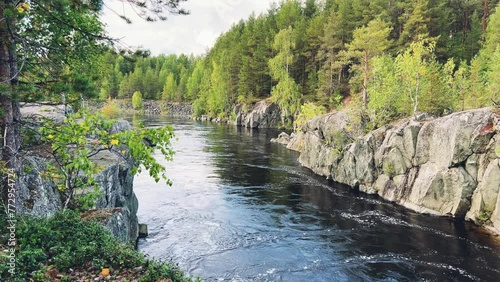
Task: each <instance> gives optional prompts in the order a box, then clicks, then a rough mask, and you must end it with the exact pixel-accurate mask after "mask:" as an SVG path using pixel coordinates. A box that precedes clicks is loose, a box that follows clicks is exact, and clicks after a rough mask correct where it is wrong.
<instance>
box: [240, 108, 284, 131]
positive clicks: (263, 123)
mask: <svg viewBox="0 0 500 282" xmlns="http://www.w3.org/2000/svg"><path fill="white" fill-rule="evenodd" d="M234 113H235V115H236V121H235V123H236V125H237V126H242V127H246V128H277V127H278V125H279V123H280V121H281V112H280V109H279V107H278V105H277V104H276V103H268V102H267V101H259V102H257V103H256V104H255V106H253V108H251V109H249V110H247V109H245V107H243V105H238V106H236V107H235V109H234Z"/></svg>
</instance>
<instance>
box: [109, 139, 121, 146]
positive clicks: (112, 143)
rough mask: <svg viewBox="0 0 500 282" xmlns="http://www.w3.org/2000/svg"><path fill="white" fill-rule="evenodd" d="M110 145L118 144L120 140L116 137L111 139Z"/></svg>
mask: <svg viewBox="0 0 500 282" xmlns="http://www.w3.org/2000/svg"><path fill="white" fill-rule="evenodd" d="M110 143H111V145H118V143H120V141H118V140H117V139H111V142H110Z"/></svg>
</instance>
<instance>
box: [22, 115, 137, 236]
mask: <svg viewBox="0 0 500 282" xmlns="http://www.w3.org/2000/svg"><path fill="white" fill-rule="evenodd" d="M129 128H130V125H129V124H128V122H126V121H118V122H117V123H116V124H115V125H113V126H112V128H111V130H112V131H113V132H118V131H122V130H127V129H129ZM92 159H93V161H94V162H96V163H97V164H98V166H99V167H101V168H102V170H101V171H100V172H98V173H97V174H95V176H94V178H95V180H96V181H97V183H98V186H99V190H100V193H101V197H100V198H99V199H98V200H97V201H96V208H97V209H104V210H112V211H113V213H112V214H111V215H110V216H109V218H107V219H105V220H104V225H105V226H106V227H107V228H108V229H109V230H110V231H111V232H112V234H113V235H114V236H115V237H117V238H119V239H120V240H122V241H124V242H135V240H136V239H137V236H138V221H137V209H138V201H137V197H136V196H135V194H134V191H133V180H134V177H133V175H132V174H131V169H132V165H133V161H132V160H131V159H129V158H127V157H123V156H122V155H121V154H118V153H114V152H110V151H102V152H100V153H99V154H97V155H95V156H93V157H92ZM48 162H50V156H47V155H45V156H41V155H35V154H29V155H26V156H24V157H23V158H22V159H21V163H22V165H21V173H20V175H19V187H18V189H17V190H18V191H17V194H18V199H17V203H16V204H17V207H16V208H17V212H18V213H20V214H28V215H33V216H50V215H52V214H54V213H55V212H57V211H58V210H61V209H62V208H63V206H64V205H63V203H62V201H61V195H60V192H59V191H58V190H57V187H56V185H55V184H54V182H53V181H52V180H51V179H50V178H47V177H44V172H46V171H47V163H48Z"/></svg>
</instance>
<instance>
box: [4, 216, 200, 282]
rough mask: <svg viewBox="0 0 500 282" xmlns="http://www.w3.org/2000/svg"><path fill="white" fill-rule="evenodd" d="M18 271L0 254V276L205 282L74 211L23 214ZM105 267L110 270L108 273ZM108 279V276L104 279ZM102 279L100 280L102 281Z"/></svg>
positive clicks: (9, 278)
mask: <svg viewBox="0 0 500 282" xmlns="http://www.w3.org/2000/svg"><path fill="white" fill-rule="evenodd" d="M0 226H2V229H3V230H2V233H1V234H0V236H1V237H0V247H1V250H6V249H8V246H7V243H8V236H9V232H8V230H7V229H6V227H7V221H6V218H5V215H3V214H2V215H0ZM16 238H17V248H18V249H17V252H16V255H17V258H16V274H15V275H13V276H11V274H10V273H9V272H8V271H9V269H8V265H7V260H8V257H7V256H6V253H4V252H2V254H1V255H0V281H15V282H17V281H54V280H56V279H57V280H59V281H85V280H89V281H94V280H95V279H97V278H99V277H100V278H99V279H103V280H108V281H181V282H184V281H200V280H199V279H193V278H190V277H188V276H186V275H185V274H184V273H183V272H182V271H181V270H180V269H179V268H178V267H177V266H175V265H174V264H172V263H165V262H161V261H156V260H151V259H148V258H146V257H145V256H144V255H143V254H140V253H138V252H137V251H136V250H134V249H133V248H132V246H128V245H124V244H123V243H121V242H119V241H117V239H115V238H113V237H112V235H111V233H110V232H109V231H108V230H106V229H105V228H104V227H103V226H102V225H100V224H99V223H97V222H93V221H84V220H82V219H81V218H80V215H79V214H78V213H76V212H73V211H64V212H59V213H57V214H55V215H54V216H52V217H50V218H33V217H20V218H18V219H17V224H16ZM103 269H109V270H110V275H109V276H106V277H103V275H101V272H102V271H103ZM104 278H106V279H104ZM99 281H100V280H99Z"/></svg>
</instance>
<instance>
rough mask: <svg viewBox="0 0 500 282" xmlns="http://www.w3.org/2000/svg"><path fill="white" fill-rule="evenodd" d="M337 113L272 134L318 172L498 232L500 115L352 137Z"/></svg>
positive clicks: (477, 113)
mask: <svg viewBox="0 0 500 282" xmlns="http://www.w3.org/2000/svg"><path fill="white" fill-rule="evenodd" d="M348 124H349V116H348V115H347V114H346V113H344V112H335V113H330V114H327V115H323V116H319V117H316V118H314V119H313V120H311V121H309V122H308V123H307V124H306V125H304V126H303V127H302V128H301V129H300V130H299V131H298V132H296V133H295V134H293V135H292V136H291V137H290V136H287V135H285V134H283V135H281V138H279V139H276V140H274V141H275V142H280V143H283V144H285V145H286V146H287V148H289V149H291V150H295V151H298V152H300V157H299V162H300V163H301V165H303V166H305V167H308V168H310V169H311V170H313V171H314V172H315V173H316V174H319V175H322V176H325V177H327V178H329V179H332V180H334V181H336V182H339V183H343V184H347V185H349V186H351V187H353V188H355V189H359V190H360V191H362V192H365V193H368V194H377V195H379V196H380V197H382V198H384V199H386V200H389V201H392V202H395V203H397V204H399V205H402V206H404V207H406V208H409V209H411V210H414V211H416V212H419V213H424V214H432V215H438V216H448V217H453V218H459V219H462V218H463V219H466V220H470V221H473V222H474V223H476V224H477V225H480V226H483V227H485V228H488V229H489V230H491V231H492V232H494V233H495V234H500V201H499V200H498V197H499V191H500V178H499V177H500V166H499V162H500V151H499V150H500V113H499V110H498V109H497V108H483V109H476V110H470V111H464V112H459V113H454V114H451V115H448V116H445V117H442V118H435V119H434V118H429V119H420V120H419V119H415V118H411V119H405V120H401V121H398V122H396V123H394V124H391V125H385V126H383V127H381V128H379V129H377V130H375V131H373V132H370V133H368V134H367V135H365V136H362V137H359V138H355V139H354V142H352V141H348V142H346V140H343V138H345V134H344V132H345V130H346V126H348Z"/></svg>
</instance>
